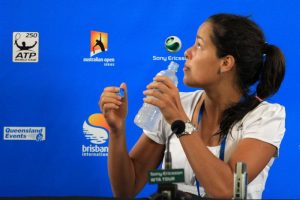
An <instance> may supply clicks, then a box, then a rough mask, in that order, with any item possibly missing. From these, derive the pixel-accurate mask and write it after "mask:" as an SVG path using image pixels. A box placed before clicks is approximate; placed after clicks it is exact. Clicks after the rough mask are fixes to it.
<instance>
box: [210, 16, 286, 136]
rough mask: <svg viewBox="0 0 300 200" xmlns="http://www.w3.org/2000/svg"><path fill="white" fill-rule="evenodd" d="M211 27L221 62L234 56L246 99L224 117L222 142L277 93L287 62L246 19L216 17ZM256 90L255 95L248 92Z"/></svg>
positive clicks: (211, 21) (227, 110)
mask: <svg viewBox="0 0 300 200" xmlns="http://www.w3.org/2000/svg"><path fill="white" fill-rule="evenodd" d="M207 22H209V23H211V24H212V27H213V28H212V29H213V30H212V35H211V39H212V42H213V43H214V45H215V46H216V48H217V56H218V57H219V58H221V57H224V56H226V55H232V56H233V57H234V59H235V63H236V81H237V83H238V85H239V86H240V89H241V91H242V94H243V98H242V100H241V101H240V102H238V103H236V104H234V105H231V106H230V107H229V108H227V109H226V110H225V111H224V112H223V115H222V119H221V124H220V130H219V132H218V133H217V134H220V135H221V138H222V137H224V136H226V135H227V134H228V132H230V131H231V128H232V127H233V125H234V124H236V123H237V122H238V121H240V120H241V119H242V118H243V117H244V116H245V115H246V114H247V113H248V112H249V111H251V110H253V109H254V108H255V107H257V106H258V105H259V104H260V102H261V100H260V99H266V98H268V97H270V96H272V95H273V94H275V93H276V92H277V90H278V89H279V87H280V84H281V82H282V80H283V77H284V74H285V60H284V56H283V54H282V52H281V51H280V49H279V48H278V47H276V46H274V45H269V44H267V43H266V41H265V37H264V34H263V32H262V30H261V29H260V28H259V27H258V25H257V24H255V23H254V22H253V21H251V20H249V19H248V18H247V17H243V16H238V15H232V14H217V15H213V16H211V17H209V18H208V20H207ZM255 84H257V86H256V91H254V92H253V91H251V90H250V89H249V88H250V87H251V86H252V85H255Z"/></svg>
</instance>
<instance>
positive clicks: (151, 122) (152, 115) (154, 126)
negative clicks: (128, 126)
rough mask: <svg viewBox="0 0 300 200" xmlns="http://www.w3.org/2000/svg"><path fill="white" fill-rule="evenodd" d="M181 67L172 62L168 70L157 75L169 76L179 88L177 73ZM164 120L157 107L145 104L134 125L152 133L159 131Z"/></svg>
mask: <svg viewBox="0 0 300 200" xmlns="http://www.w3.org/2000/svg"><path fill="white" fill-rule="evenodd" d="M178 67H179V65H178V64H177V63H176V62H173V61H171V63H170V64H169V66H168V69H166V70H162V71H160V72H159V73H157V75H156V76H167V77H169V78H170V79H171V80H172V81H173V83H174V85H175V86H176V87H177V84H178V78H177V76H176V72H177V69H178ZM161 119H162V114H161V112H160V110H159V108H158V107H157V106H153V105H151V104H147V103H144V104H143V106H142V107H141V108H140V110H139V112H138V113H137V115H136V116H135V118H134V123H135V124H136V125H137V126H139V127H140V128H142V129H145V130H147V131H151V132H157V131H159V123H160V121H161Z"/></svg>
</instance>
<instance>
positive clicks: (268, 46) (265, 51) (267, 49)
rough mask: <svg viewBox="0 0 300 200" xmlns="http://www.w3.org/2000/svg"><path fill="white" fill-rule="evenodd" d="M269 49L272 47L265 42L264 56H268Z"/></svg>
mask: <svg viewBox="0 0 300 200" xmlns="http://www.w3.org/2000/svg"><path fill="white" fill-rule="evenodd" d="M269 48H270V45H269V44H268V43H267V42H265V43H264V44H263V48H262V53H263V54H268V51H269Z"/></svg>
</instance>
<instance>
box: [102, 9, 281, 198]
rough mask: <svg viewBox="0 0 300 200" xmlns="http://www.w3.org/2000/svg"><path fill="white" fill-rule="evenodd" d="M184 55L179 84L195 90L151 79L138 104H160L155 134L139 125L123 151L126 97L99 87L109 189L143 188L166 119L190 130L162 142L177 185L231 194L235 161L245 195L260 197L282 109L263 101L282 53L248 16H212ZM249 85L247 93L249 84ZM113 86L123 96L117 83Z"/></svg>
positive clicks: (165, 132)
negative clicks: (180, 178) (244, 177)
mask: <svg viewBox="0 0 300 200" xmlns="http://www.w3.org/2000/svg"><path fill="white" fill-rule="evenodd" d="M185 57H186V63H185V66H184V69H183V70H184V78H183V82H184V83H185V84H186V85H188V86H190V87H194V88H202V89H203V90H197V91H195V92H189V93H179V92H178V89H177V88H176V87H175V86H174V84H173V83H172V82H171V80H169V79H168V78H167V77H163V76H158V77H156V78H155V79H154V81H153V82H152V83H150V84H149V85H148V86H147V90H146V91H144V94H145V95H146V96H147V97H155V98H145V99H144V102H146V103H149V104H152V105H155V106H158V107H159V108H160V110H161V112H162V114H163V116H164V120H163V122H162V124H163V126H162V129H161V132H159V133H153V132H149V131H147V130H144V133H143V134H142V135H141V137H140V138H139V140H138V141H137V143H136V144H135V146H134V147H133V149H132V150H131V151H130V153H129V154H128V152H127V148H126V139H125V137H126V136H125V118H126V114H127V103H128V102H127V98H126V97H125V98H121V97H119V96H118V95H117V92H118V91H119V89H118V87H107V88H105V89H104V91H103V93H102V95H101V98H100V101H99V106H100V108H101V110H102V111H103V113H104V116H105V119H106V120H107V122H108V124H109V126H110V128H111V135H110V141H109V156H108V168H109V176H110V180H111V185H112V189H113V192H114V194H115V195H116V196H122V197H125V196H135V195H136V194H137V193H138V192H139V191H140V190H141V189H142V188H143V186H144V185H145V183H146V182H147V172H148V171H149V170H152V169H155V168H156V167H157V166H158V165H159V164H160V163H161V161H162V159H163V155H164V149H165V144H166V138H167V137H168V136H169V135H170V134H171V130H170V124H171V123H172V122H174V121H175V120H182V121H184V122H187V123H189V124H192V125H193V126H194V127H195V131H192V132H189V133H188V134H182V137H176V136H173V137H172V138H171V141H170V150H171V153H172V155H173V168H184V170H185V183H182V184H178V188H179V190H182V191H185V192H189V193H193V194H197V193H198V192H197V189H198V188H197V185H198V184H196V183H197V182H199V183H200V192H199V193H200V195H201V196H204V195H207V196H209V197H213V198H231V197H232V196H233V174H234V170H235V165H236V163H237V162H238V161H242V162H244V163H246V164H247V171H248V182H249V184H248V192H247V198H251V199H261V197H262V192H263V190H264V187H265V182H266V179H267V175H268V171H269V169H270V167H271V165H272V163H273V161H274V157H276V155H277V153H278V150H279V146H280V143H281V140H282V138H283V135H284V132H285V109H284V107H283V106H281V105H279V104H271V103H268V102H266V101H264V100H263V99H266V98H267V97H269V96H271V95H273V94H274V93H276V92H277V90H278V89H279V87H280V84H281V82H282V80H283V77H284V72H285V61H284V56H283V54H282V53H281V51H280V50H279V49H278V48H277V47H276V46H274V45H269V44H267V43H266V41H265V38H264V35H263V33H262V31H261V30H260V29H259V27H258V26H257V25H256V24H255V23H254V22H252V21H250V20H249V19H248V18H245V17H242V16H237V15H231V14H217V15H213V16H211V17H210V18H208V19H207V20H206V21H205V22H204V23H203V24H202V25H201V26H200V27H199V29H198V32H197V36H196V41H195V44H194V45H193V46H191V47H190V48H189V49H187V50H186V52H185ZM252 85H255V86H256V89H254V90H255V91H251V90H250V89H249V88H250V86H252ZM120 87H121V88H123V89H124V90H125V95H127V88H126V85H125V83H122V84H121V86H120ZM157 88H158V89H159V90H157ZM221 148H224V154H222V153H220V152H222V151H221V150H220V149H221ZM222 157H223V158H222ZM124 172H126V173H124Z"/></svg>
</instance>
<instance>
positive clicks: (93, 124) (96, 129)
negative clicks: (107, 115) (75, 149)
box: [83, 113, 110, 144]
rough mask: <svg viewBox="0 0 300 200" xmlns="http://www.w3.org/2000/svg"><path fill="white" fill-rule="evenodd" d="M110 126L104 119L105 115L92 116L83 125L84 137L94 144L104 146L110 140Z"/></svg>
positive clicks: (96, 114)
mask: <svg viewBox="0 0 300 200" xmlns="http://www.w3.org/2000/svg"><path fill="white" fill-rule="evenodd" d="M109 131H110V129H109V126H108V124H107V122H106V121H105V119H104V116H103V114H100V113H95V114H92V115H90V117H89V118H88V120H86V121H84V123H83V133H84V136H85V137H86V138H87V139H88V140H90V142H91V143H92V144H103V143H105V142H106V141H107V139H108V134H109Z"/></svg>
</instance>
